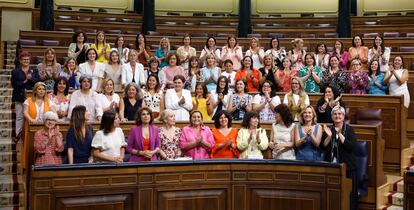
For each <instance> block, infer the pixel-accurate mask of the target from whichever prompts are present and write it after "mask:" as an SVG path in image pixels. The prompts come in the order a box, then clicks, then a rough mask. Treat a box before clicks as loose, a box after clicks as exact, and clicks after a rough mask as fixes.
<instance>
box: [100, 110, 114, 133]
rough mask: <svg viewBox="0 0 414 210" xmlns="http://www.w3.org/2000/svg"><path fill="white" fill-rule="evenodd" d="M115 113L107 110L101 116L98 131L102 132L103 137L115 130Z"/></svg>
mask: <svg viewBox="0 0 414 210" xmlns="http://www.w3.org/2000/svg"><path fill="white" fill-rule="evenodd" d="M115 117H116V113H115V112H114V111H111V110H108V111H105V112H104V113H103V115H102V119H101V125H100V127H99V130H102V131H103V133H104V134H105V135H107V134H108V133H110V132H112V131H113V130H114V129H115V126H114V121H115Z"/></svg>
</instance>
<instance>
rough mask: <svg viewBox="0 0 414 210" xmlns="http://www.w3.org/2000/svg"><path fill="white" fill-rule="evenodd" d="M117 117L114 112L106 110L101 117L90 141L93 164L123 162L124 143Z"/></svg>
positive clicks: (125, 144)
mask: <svg viewBox="0 0 414 210" xmlns="http://www.w3.org/2000/svg"><path fill="white" fill-rule="evenodd" d="M119 122H120V120H119V117H118V115H117V113H116V112H114V111H112V110H107V111H105V112H104V113H103V115H102V120H101V125H100V127H99V130H98V131H97V132H96V134H95V136H94V137H93V139H92V144H91V146H92V154H93V160H94V162H95V163H96V162H114V163H122V162H124V155H125V148H126V146H127V143H126V142H125V137H124V132H123V131H122V129H121V128H120V127H119Z"/></svg>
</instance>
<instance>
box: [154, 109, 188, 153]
mask: <svg viewBox="0 0 414 210" xmlns="http://www.w3.org/2000/svg"><path fill="white" fill-rule="evenodd" d="M160 121H161V122H162V123H163V126H162V127H161V128H160V129H159V131H160V132H159V133H158V137H159V138H160V141H161V150H162V152H163V153H161V154H165V156H162V158H163V159H165V160H174V159H176V158H179V157H181V155H182V153H181V149H180V138H181V128H178V127H176V126H175V114H174V111H172V110H171V109H166V110H164V111H162V112H161V115H160Z"/></svg>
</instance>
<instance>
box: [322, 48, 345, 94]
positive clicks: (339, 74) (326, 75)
mask: <svg viewBox="0 0 414 210" xmlns="http://www.w3.org/2000/svg"><path fill="white" fill-rule="evenodd" d="M346 78H347V75H346V71H343V70H342V69H341V67H340V65H339V58H338V57H336V56H331V57H330V58H329V67H328V69H327V70H326V71H323V72H322V85H323V87H327V86H331V87H334V88H335V89H336V90H338V91H339V92H340V93H344V92H345V88H346Z"/></svg>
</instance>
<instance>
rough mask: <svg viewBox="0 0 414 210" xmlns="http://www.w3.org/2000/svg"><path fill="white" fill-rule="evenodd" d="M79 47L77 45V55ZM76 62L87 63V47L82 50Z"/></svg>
mask: <svg viewBox="0 0 414 210" xmlns="http://www.w3.org/2000/svg"><path fill="white" fill-rule="evenodd" d="M79 50H80V49H79V48H78V45H76V50H75V53H77V52H79ZM76 62H77V63H78V65H79V64H81V63H85V62H86V50H85V46H84V47H83V48H82V51H81V52H80V53H79V55H78V57H77V58H76Z"/></svg>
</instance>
